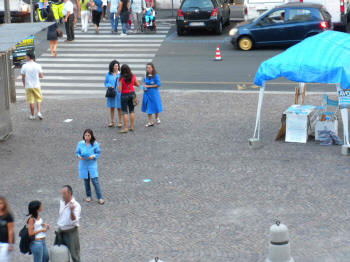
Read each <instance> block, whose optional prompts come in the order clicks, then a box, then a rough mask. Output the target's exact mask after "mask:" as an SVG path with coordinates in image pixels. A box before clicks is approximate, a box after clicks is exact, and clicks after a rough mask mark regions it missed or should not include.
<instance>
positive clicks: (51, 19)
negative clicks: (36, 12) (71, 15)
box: [46, 4, 56, 22]
mask: <svg viewBox="0 0 350 262" xmlns="http://www.w3.org/2000/svg"><path fill="white" fill-rule="evenodd" d="M54 21H56V19H55V16H54V14H53V10H52V6H51V4H50V5H49V6H48V7H47V17H46V22H54Z"/></svg>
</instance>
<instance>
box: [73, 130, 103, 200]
mask: <svg viewBox="0 0 350 262" xmlns="http://www.w3.org/2000/svg"><path fill="white" fill-rule="evenodd" d="M100 153H101V150H100V145H99V144H98V142H97V141H96V139H95V137H94V133H93V132H92V130H91V129H86V130H85V131H84V133H83V140H81V141H79V142H78V144H77V148H76V150H75V154H76V156H77V158H78V159H79V178H81V179H84V185H85V192H86V197H87V198H86V202H91V187H90V180H91V181H92V184H93V185H94V187H95V191H96V196H97V199H98V203H99V204H100V205H103V204H104V203H105V201H104V200H103V198H102V193H101V188H100V184H99V182H98V170H97V159H98V158H99V156H100Z"/></svg>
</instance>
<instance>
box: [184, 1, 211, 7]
mask: <svg viewBox="0 0 350 262" xmlns="http://www.w3.org/2000/svg"><path fill="white" fill-rule="evenodd" d="M182 7H183V8H214V6H213V2H212V1H211V0H185V2H184V4H183V5H182Z"/></svg>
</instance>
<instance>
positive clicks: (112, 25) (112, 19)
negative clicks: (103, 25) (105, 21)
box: [109, 13, 119, 32]
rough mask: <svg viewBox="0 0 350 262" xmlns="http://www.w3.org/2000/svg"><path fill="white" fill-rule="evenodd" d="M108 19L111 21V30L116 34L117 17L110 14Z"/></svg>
mask: <svg viewBox="0 0 350 262" xmlns="http://www.w3.org/2000/svg"><path fill="white" fill-rule="evenodd" d="M109 19H110V21H111V27H112V30H113V31H116V32H117V31H118V22H119V17H118V16H117V15H116V14H115V13H110V16H109Z"/></svg>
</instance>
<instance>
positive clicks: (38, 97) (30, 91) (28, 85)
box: [21, 51, 44, 120]
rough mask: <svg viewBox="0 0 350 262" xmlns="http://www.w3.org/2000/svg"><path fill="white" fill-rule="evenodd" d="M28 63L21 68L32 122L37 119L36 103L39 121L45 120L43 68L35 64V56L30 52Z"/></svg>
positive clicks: (28, 53)
mask: <svg viewBox="0 0 350 262" xmlns="http://www.w3.org/2000/svg"><path fill="white" fill-rule="evenodd" d="M26 59H27V62H26V63H25V64H24V65H23V66H22V68H21V75H22V82H23V86H24V88H25V90H26V101H27V103H28V104H29V107H30V113H31V114H30V116H29V119H30V120H34V119H35V115H34V103H35V102H36V107H37V111H38V117H39V119H43V115H42V114H41V111H40V110H41V108H40V104H41V102H42V100H43V96H42V93H41V88H40V79H39V78H43V77H44V74H43V70H42V68H41V66H40V65H39V64H37V63H35V62H34V59H35V55H34V53H33V52H31V51H29V52H27V55H26Z"/></svg>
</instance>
